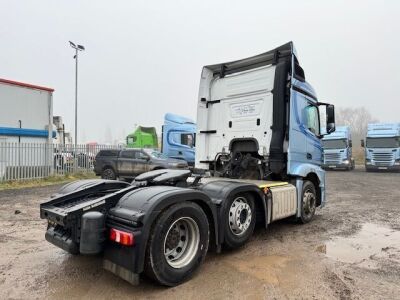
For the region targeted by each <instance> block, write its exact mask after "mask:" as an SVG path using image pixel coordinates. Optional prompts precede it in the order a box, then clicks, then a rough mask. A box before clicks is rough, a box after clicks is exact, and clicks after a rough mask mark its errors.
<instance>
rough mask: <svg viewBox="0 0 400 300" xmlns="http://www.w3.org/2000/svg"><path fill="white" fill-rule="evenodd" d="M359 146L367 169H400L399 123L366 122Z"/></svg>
mask: <svg viewBox="0 0 400 300" xmlns="http://www.w3.org/2000/svg"><path fill="white" fill-rule="evenodd" d="M361 146H362V147H364V148H365V169H366V170H367V171H384V170H392V171H400V123H392V124H389V123H386V124H385V123H378V124H368V130H367V136H366V140H365V141H364V140H361Z"/></svg>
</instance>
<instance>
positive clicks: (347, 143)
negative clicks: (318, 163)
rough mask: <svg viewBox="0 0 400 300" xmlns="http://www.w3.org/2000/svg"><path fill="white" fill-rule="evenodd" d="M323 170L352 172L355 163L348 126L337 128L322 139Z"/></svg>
mask: <svg viewBox="0 0 400 300" xmlns="http://www.w3.org/2000/svg"><path fill="white" fill-rule="evenodd" d="M322 146H323V148H324V152H323V153H324V155H323V157H324V160H323V164H322V167H323V168H324V169H345V170H354V167H355V162H354V158H353V156H352V155H353V154H352V153H353V151H352V147H353V145H352V140H351V132H350V127H349V126H337V127H336V130H335V132H334V133H332V134H329V135H327V136H324V138H323V139H322Z"/></svg>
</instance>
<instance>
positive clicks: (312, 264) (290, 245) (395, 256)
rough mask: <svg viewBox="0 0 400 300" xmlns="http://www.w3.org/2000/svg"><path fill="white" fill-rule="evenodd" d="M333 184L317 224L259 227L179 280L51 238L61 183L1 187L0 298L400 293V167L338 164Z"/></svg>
mask: <svg viewBox="0 0 400 300" xmlns="http://www.w3.org/2000/svg"><path fill="white" fill-rule="evenodd" d="M327 186H328V190H327V197H328V203H327V205H326V207H325V208H323V209H322V210H319V211H318V213H317V215H316V217H315V219H314V221H313V222H311V223H309V224H306V225H298V224H295V223H293V222H290V221H282V222H278V223H276V224H273V225H271V226H270V227H269V229H268V230H267V231H265V230H263V229H261V228H259V229H257V230H256V232H255V234H254V237H253V238H252V239H251V241H250V242H249V243H248V244H247V245H246V246H245V247H243V248H241V249H239V250H236V251H231V252H223V253H222V254H220V255H217V254H214V253H209V254H208V256H207V259H206V262H205V264H204V265H203V266H202V267H201V269H200V270H199V272H197V274H196V275H195V277H194V278H193V279H192V280H190V281H189V282H187V283H184V284H182V285H181V286H178V287H175V288H164V287H160V286H157V285H156V284H154V283H152V282H150V281H147V280H145V279H143V280H142V282H141V284H140V285H139V286H137V287H133V286H130V285H129V284H127V283H126V282H124V281H123V280H121V279H119V278H118V277H116V276H114V275H112V274H111V273H108V272H106V271H104V270H103V269H102V268H101V257H82V256H72V255H69V254H67V253H65V252H64V251H62V250H61V249H58V248H56V247H54V246H52V245H50V244H49V243H47V242H46V241H45V240H44V232H45V227H46V222H44V221H43V220H41V219H40V218H39V209H38V208H39V203H40V202H41V201H43V200H44V199H45V198H46V197H47V196H48V195H50V194H51V193H53V192H54V191H56V190H57V189H58V188H59V186H52V187H41V188H30V189H25V190H13V191H11V190H9V191H2V192H0V298H1V299H26V298H30V299H32V298H53V299H63V298H64V299H66V298H68V299H70V298H96V299H111V298H114V299H128V298H129V299H133V298H150V299H151V298H161V297H162V298H163V299H187V298H191V299H200V298H203V299H221V298H232V299H236V298H251V299H282V298H283V299H301V298H303V299H383V298H384V299H399V295H400V205H399V204H400V174H393V173H392V174H391V173H366V172H364V169H363V168H358V169H357V170H355V171H353V172H341V171H333V172H329V173H328V176H327ZM17 210H18V211H20V213H18V211H17ZM16 211H17V214H16V213H15V212H16Z"/></svg>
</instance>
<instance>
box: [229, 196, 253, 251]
mask: <svg viewBox="0 0 400 300" xmlns="http://www.w3.org/2000/svg"><path fill="white" fill-rule="evenodd" d="M226 207H227V209H226V218H225V220H226V221H225V229H224V231H225V238H224V245H225V246H226V247H227V248H229V249H234V248H238V247H241V246H243V245H244V244H245V243H246V242H247V241H248V240H249V238H250V237H251V235H252V234H253V230H254V227H255V225H256V213H255V204H254V197H253V196H252V195H251V194H239V195H236V196H235V197H233V198H232V199H231V200H229V202H228V205H227V206H226Z"/></svg>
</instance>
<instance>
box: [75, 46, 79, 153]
mask: <svg viewBox="0 0 400 300" xmlns="http://www.w3.org/2000/svg"><path fill="white" fill-rule="evenodd" d="M77 144H78V48H75V152H76V145H77Z"/></svg>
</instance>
